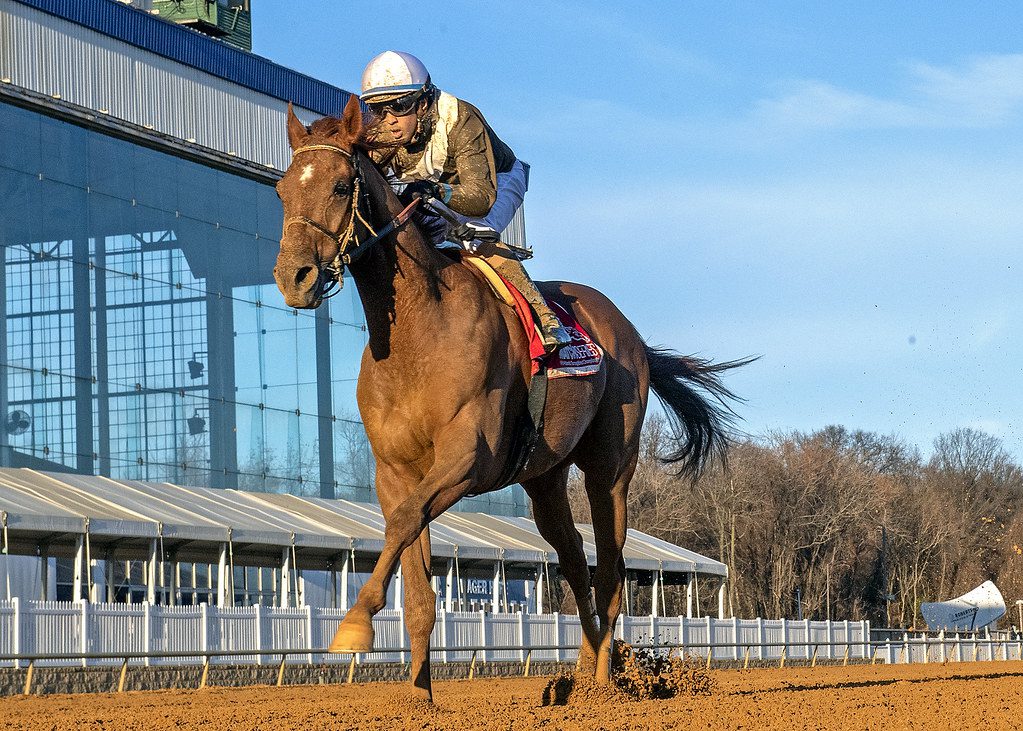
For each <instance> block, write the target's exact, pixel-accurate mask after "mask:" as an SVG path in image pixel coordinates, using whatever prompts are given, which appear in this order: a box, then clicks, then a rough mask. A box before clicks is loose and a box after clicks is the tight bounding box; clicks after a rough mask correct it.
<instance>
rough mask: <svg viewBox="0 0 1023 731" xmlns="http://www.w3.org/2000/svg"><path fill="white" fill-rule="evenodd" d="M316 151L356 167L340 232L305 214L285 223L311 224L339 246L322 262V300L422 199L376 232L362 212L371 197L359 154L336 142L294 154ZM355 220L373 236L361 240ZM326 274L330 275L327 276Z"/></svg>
mask: <svg viewBox="0 0 1023 731" xmlns="http://www.w3.org/2000/svg"><path fill="white" fill-rule="evenodd" d="M314 150H327V151H329V152H336V153H339V154H341V155H344V156H345V157H346V158H348V160H349V161H350V162H351V164H352V167H353V168H354V169H355V177H354V178H353V180H352V195H351V200H352V205H351V208H352V215H351V216H350V217H349V219H348V225H347V226H344V227H343V228H341V229H338V230H337V231H331V230H330V229H328V228H327V227H326V226H324V225H323V224H322V223H320V222H318V221H314V220H313V219H311V218H307V217H305V216H292V217H290V218H288V219H287V220H285V222H284V230H285V231H287V230H288V227H289V226H291V225H293V224H300V225H303V226H308V227H309V228H311V229H313V230H314V231H316V232H317V233H319V234H322V235H323V236H326V237H327V238H328V239H330V240H331V241H333V242H335V243H336V244H337V245H338V250H337V255H336V256H335V257H334V259H333V261H331V262H330V263H329V264H322V263H321V264H320V281H319V293H318V297H319V298H320V299H328V298H330V297H333V296H334V295H335V294H337V293H338V292H340V291H341V289H342V287H344V277H345V267H346V266H349V265H350V264H351V263H352V262H354V261H358V260H359V258H360V257H362V255H363V254H365V253H366V252H367V251H368V250H369V249H370V248H371V247H372V246H373V245H374V244H376V243H378V242H379V241H380V240H382V239H384V238H385V237H387V236H388V235H390V234H391V232H393V231H395V230H396V229H398V228H401V227H402V226H404V225H405V224H406V223H408V220H409V219H410V218H411V217H412V211H413V210H415V207H416V206H417V205H419V199H418V198H416V199H414V200H413V201H412V202H411V203H409V204H408V205H407V206H405V208H404V209H402V211H401V212H400V213H398V215H397V216H395V217H394V218H392V219H391V220H390V221H388V222H387V225H385V226H384V227H383V228H381V229H380V231H374V230H373V226H372V225H371V224H370V223H369V221H367V220H366V217H364V216H363V215H362V204H363V200H365V201H366V205H367V208H368V207H369V199H368V197H366V195H365V191H363V190H362V187H361V186H362V170H361V169H360V167H359V156H358V155H355V154H353V153H352V152H350V151H348V150H345V149H343V148H341V147H337V146H336V145H304V146H303V147H299V148H297V149H296V150H295V151H294V152H293V153H292V156H294V155H298V154H299V153H302V152H312V151H314ZM369 217H370V218H372V215H371V214H369ZM356 221H358V222H359V223H361V224H362V225H363V227H364V228H365V229H366V230H367V231H369V233H370V238H368V239H364V240H362V241H360V240H359V237H358V235H357V234H356V230H355V229H356V227H355V222H356ZM323 274H328V275H329V276H328V277H324V276H323ZM335 287H337V289H336V290H335V289H334V288H335ZM332 290H333V291H332Z"/></svg>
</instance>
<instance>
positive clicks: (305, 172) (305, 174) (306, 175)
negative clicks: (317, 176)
mask: <svg viewBox="0 0 1023 731" xmlns="http://www.w3.org/2000/svg"><path fill="white" fill-rule="evenodd" d="M311 177H313V166H312V165H306V166H305V167H304V168H302V177H301V178H299V179H298V180H299V182H300V183H302V185H305V184H306V183H307V182H309V179H310V178H311Z"/></svg>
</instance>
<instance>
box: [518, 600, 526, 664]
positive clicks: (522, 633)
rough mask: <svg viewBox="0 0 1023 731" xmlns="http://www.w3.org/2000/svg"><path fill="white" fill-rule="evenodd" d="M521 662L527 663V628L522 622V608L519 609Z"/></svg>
mask: <svg viewBox="0 0 1023 731" xmlns="http://www.w3.org/2000/svg"><path fill="white" fill-rule="evenodd" d="M519 660H520V661H522V662H525V661H526V627H525V624H524V623H523V621H522V608H521V607H519Z"/></svg>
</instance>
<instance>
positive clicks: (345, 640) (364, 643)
mask: <svg viewBox="0 0 1023 731" xmlns="http://www.w3.org/2000/svg"><path fill="white" fill-rule="evenodd" d="M372 649H373V626H372V625H370V626H368V627H367V626H366V625H362V624H352V623H345V622H341V625H340V626H339V627H338V628H337V632H335V633H334V639H333V640H331V641H330V646H329V647H328V648H327V652H369V651H370V650H372Z"/></svg>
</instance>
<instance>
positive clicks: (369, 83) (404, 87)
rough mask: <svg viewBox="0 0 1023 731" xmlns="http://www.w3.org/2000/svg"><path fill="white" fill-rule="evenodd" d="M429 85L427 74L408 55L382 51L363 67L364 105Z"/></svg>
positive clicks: (417, 62) (409, 54) (428, 74)
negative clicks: (364, 68)
mask: <svg viewBox="0 0 1023 731" xmlns="http://www.w3.org/2000/svg"><path fill="white" fill-rule="evenodd" d="M429 85H430V72H429V71H427V70H426V66H424V65H423V62H422V61H420V60H419V59H418V58H416V57H415V56H413V55H412V54H411V53H402V52H401V51H384V52H383V53H381V54H380V55H379V56H376V57H375V58H374V59H373V60H372V61H370V62H369V63H368V64H367V65H366V70H365V71H363V72H362V96H361V97H360V98H361V99H362V100H363V101H364V102H372V101H377V102H382V101H386V100H387V99H392V98H394V97H398V96H403V95H404V94H408V93H410V92H415V91H421V90H423V89H425V88H426V87H428V86H429Z"/></svg>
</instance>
